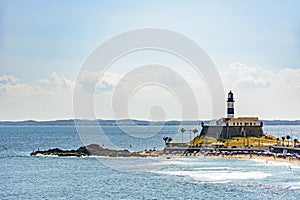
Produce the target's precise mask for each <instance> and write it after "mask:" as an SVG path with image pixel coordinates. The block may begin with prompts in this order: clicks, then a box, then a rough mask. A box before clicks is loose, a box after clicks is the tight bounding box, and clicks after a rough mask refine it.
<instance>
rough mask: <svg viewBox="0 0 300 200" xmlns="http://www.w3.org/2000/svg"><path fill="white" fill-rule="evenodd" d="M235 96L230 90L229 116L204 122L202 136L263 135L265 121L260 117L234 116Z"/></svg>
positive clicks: (228, 100)
mask: <svg viewBox="0 0 300 200" xmlns="http://www.w3.org/2000/svg"><path fill="white" fill-rule="evenodd" d="M234 102H235V101H234V98H233V93H232V92H231V91H230V92H229V93H228V98H227V117H226V118H221V119H219V120H217V121H216V122H215V123H211V124H204V123H202V130H201V132H200V136H204V135H205V136H210V137H215V138H221V139H229V138H232V137H248V136H254V137H260V136H262V135H263V130H262V127H263V123H262V121H260V120H259V119H258V117H238V118H235V117H234Z"/></svg>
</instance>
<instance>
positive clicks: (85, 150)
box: [30, 144, 142, 157]
mask: <svg viewBox="0 0 300 200" xmlns="http://www.w3.org/2000/svg"><path fill="white" fill-rule="evenodd" d="M38 154H42V155H57V156H77V157H81V156H91V155H93V156H108V157H129V156H139V157H141V156H142V155H139V154H137V153H135V152H134V153H131V152H130V151H128V150H112V149H107V148H103V147H101V146H100V145H98V144H90V145H87V146H82V147H79V148H78V149H76V150H61V149H58V148H55V149H49V150H46V151H34V152H32V153H31V154H30V155H31V156H35V155H38Z"/></svg>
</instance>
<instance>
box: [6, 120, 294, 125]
mask: <svg viewBox="0 0 300 200" xmlns="http://www.w3.org/2000/svg"><path fill="white" fill-rule="evenodd" d="M201 122H204V123H210V121H209V120H204V121H201V120H199V121H176V120H173V121H158V122H153V121H144V120H130V119H124V120H101V119H98V120H79V119H75V120H74V119H69V120H55V121H34V120H26V121H0V126H74V125H75V123H76V125H81V126H95V125H101V126H116V125H118V126H128V125H133V124H135V125H139V126H148V125H165V126H178V125H185V126H189V125H192V126H195V125H199V126H200V125H201ZM263 123H264V125H300V120H294V121H289V120H263Z"/></svg>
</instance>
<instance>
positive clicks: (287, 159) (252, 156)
mask: <svg viewBox="0 0 300 200" xmlns="http://www.w3.org/2000/svg"><path fill="white" fill-rule="evenodd" d="M139 154H141V155H144V156H163V157H207V158H226V159H262V160H265V161H266V162H267V161H277V162H293V163H300V160H299V159H298V158H295V157H290V156H287V157H285V158H283V157H276V156H265V155H256V154H233V155H211V154H209V155H204V154H195V155H182V154H164V153H163V151H152V152H139Z"/></svg>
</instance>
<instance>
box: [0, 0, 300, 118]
mask: <svg viewBox="0 0 300 200" xmlns="http://www.w3.org/2000/svg"><path fill="white" fill-rule="evenodd" d="M299 10H300V2H299V1H293V0H289V1H277V0H275V1H268V0H266V1H246V0H245V1H236V0H228V1H221V0H219V1H217V0H212V1H196V0H195V1H192V0H188V1H176V0H175V1H171V0H166V1H159V0H153V1H137V0H136V1H133V0H127V1H114V0H112V1H108V0H107V1H101V0H100V1H88V2H84V1H66V0H62V1H47V0H43V1H37V0H36V1H31V0H27V1H21V0H19V1H14V0H11V1H8V0H2V1H0V120H1V121H6V120H13V121H18V120H28V119H34V120H54V119H71V118H74V117H76V118H77V117H79V118H89V116H88V115H84V114H82V115H74V107H73V106H74V97H73V94H74V93H73V92H74V87H75V85H76V80H77V77H78V74H79V73H80V70H81V69H82V66H83V64H84V63H85V61H86V60H87V58H88V57H89V55H90V54H91V53H92V52H93V51H94V50H95V49H96V48H97V47H98V46H99V45H101V44H102V43H103V42H105V41H107V40H109V39H110V38H112V37H114V36H116V35H118V34H121V33H124V32H127V31H131V30H135V29H141V28H149V27H151V28H160V29H167V30H172V31H176V32H178V33H180V34H183V35H185V36H186V37H188V38H190V39H191V40H193V41H195V42H196V43H197V44H198V45H199V46H201V47H202V48H203V49H204V50H205V52H206V53H207V55H208V56H209V57H210V58H211V60H212V61H213V63H214V65H215V67H216V69H217V71H218V73H219V76H220V77H221V80H222V84H223V88H222V90H223V96H222V98H224V101H223V105H222V106H223V107H224V111H223V113H222V114H220V117H223V116H225V114H226V113H225V109H226V102H225V98H226V95H227V93H228V91H229V90H232V91H233V92H234V96H235V100H236V102H235V115H236V116H241V117H242V116H257V117H259V118H261V119H290V120H294V119H299V118H300V116H299V114H300V103H299V102H300V59H299V58H300V12H299ZM149 63H152V64H153V63H155V64H160V65H164V66H168V68H169V69H172V70H174V71H175V72H176V73H177V75H178V74H179V75H180V78H178V79H174V77H176V76H168V74H169V72H166V71H163V70H162V71H160V70H157V71H156V73H154V72H151V73H145V74H144V77H143V76H141V77H140V78H141V79H144V80H145V77H146V79H147V77H149V76H151V77H154V78H155V80H156V81H157V80H161V79H164V80H166V81H167V84H170V85H169V88H166V87H163V86H162V85H157V84H156V85H155V84H152V85H151V84H148V85H138V87H137V88H136V89H135V90H134V92H132V93H130V95H129V96H130V98H129V99H126V100H125V101H127V104H126V105H127V106H126V109H127V111H128V113H129V115H128V116H123V115H118V111H115V110H114V109H115V106H114V105H117V104H118V103H122V102H120V100H119V102H118V101H115V100H114V97H116V95H115V94H116V92H115V91H116V90H115V89H116V88H117V86H118V85H119V83H122V80H125V79H126V77H127V78H128V74H130V72H132V71H134V69H138V68H139V67H141V66H142V65H145V64H149ZM101 74H102V75H103V77H102V78H99V77H100V75H101ZM142 75H143V74H142ZM93 78H96V79H97V80H98V83H97V85H96V86H95V91H92V93H93V95H94V96H93V97H94V105H93V106H94V109H95V113H96V117H97V118H101V119H114V118H124V117H125V118H126V117H128V118H134V119H146V120H173V119H179V120H181V119H183V120H187V119H200V120H202V119H211V118H213V117H216V116H213V114H212V113H213V109H214V105H212V100H211V99H212V97H211V96H210V95H211V92H210V91H209V88H208V87H207V85H206V82H205V80H206V79H213V77H201V75H199V74H198V73H196V72H195V70H194V69H193V67H191V65H190V64H189V63H186V62H185V61H183V60H182V59H180V58H179V57H178V56H174V55H171V54H169V53H166V52H161V51H154V50H144V51H139V52H133V53H131V54H128V55H126V56H123V57H121V58H119V59H118V60H116V61H115V62H114V63H113V64H112V65H111V66H110V68H109V69H108V70H107V71H105V72H103V71H99V72H97V73H93V74H92V75H91V74H90V75H89V76H87V79H86V80H90V79H93ZM181 78H182V79H181ZM152 81H153V80H152ZM182 81H183V82H182ZM183 83H187V85H188V86H189V87H190V88H191V91H193V95H194V96H193V97H191V98H194V100H195V101H194V103H193V104H191V105H189V107H186V109H188V110H193V109H194V110H195V112H196V116H195V113H190V114H189V113H186V114H183V113H185V110H184V109H185V107H184V106H183V105H182V104H181V103H182V102H181V100H182V99H180V98H178V96H179V95H178V94H177V93H174V91H183V90H184V91H186V90H185V89H184V88H183V89H182V84H183ZM172 84H173V85H172ZM114 102H115V103H114ZM116 107H117V106H116Z"/></svg>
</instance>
